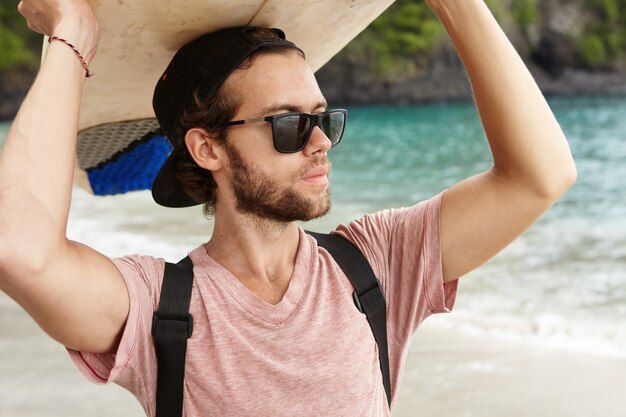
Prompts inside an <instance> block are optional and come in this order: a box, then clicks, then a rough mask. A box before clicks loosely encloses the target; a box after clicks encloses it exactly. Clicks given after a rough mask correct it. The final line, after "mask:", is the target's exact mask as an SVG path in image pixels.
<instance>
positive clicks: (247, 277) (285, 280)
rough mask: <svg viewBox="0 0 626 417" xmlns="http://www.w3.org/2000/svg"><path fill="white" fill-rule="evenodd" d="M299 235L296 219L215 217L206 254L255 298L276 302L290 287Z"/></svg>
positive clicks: (235, 215) (243, 216)
mask: <svg viewBox="0 0 626 417" xmlns="http://www.w3.org/2000/svg"><path fill="white" fill-rule="evenodd" d="M299 240H300V236H299V231H298V225H297V223H296V222H290V223H285V222H276V221H272V220H267V219H262V218H259V217H257V216H254V215H245V214H235V213H233V214H232V215H229V214H226V215H222V216H219V215H217V214H216V216H215V226H214V229H213V236H212V237H211V240H210V241H209V242H208V243H207V244H206V245H205V246H206V250H207V253H208V254H209V256H211V257H212V258H213V259H214V260H215V261H217V262H219V263H220V264H221V265H222V266H224V267H225V268H226V269H227V270H228V271H230V272H231V273H232V274H233V275H234V276H235V277H236V278H237V279H238V280H239V281H240V282H241V283H242V284H244V285H245V286H246V287H248V289H250V291H252V292H253V293H255V294H256V295H257V297H259V298H261V299H263V300H265V301H266V302H268V303H271V304H276V303H278V302H279V301H280V300H281V299H282V296H283V295H284V293H285V291H287V288H288V287H289V282H290V280H291V274H292V273H293V269H294V265H295V261H296V253H297V251H298V244H299Z"/></svg>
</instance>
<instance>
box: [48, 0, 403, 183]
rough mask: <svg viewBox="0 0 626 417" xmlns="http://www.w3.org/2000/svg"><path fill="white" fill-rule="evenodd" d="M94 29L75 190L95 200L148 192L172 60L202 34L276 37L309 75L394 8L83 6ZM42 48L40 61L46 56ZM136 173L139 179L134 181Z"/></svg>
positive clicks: (173, 2) (352, 1)
mask: <svg viewBox="0 0 626 417" xmlns="http://www.w3.org/2000/svg"><path fill="white" fill-rule="evenodd" d="M90 3H91V5H92V7H93V9H94V12H95V14H96V16H97V18H98V21H99V23H100V28H101V40H100V43H99V46H98V53H97V55H96V56H95V58H94V59H93V61H92V62H91V65H90V68H91V70H92V72H93V73H94V74H95V75H94V76H93V77H91V78H89V79H87V80H86V81H85V87H84V94H83V99H82V104H81V110H80V119H79V137H78V145H77V159H78V161H77V164H76V173H75V182H76V183H77V184H79V185H80V186H82V187H83V188H85V189H87V190H88V191H90V192H92V193H94V194H97V195H107V194H118V193H124V192H127V191H133V190H140V189H149V188H150V187H151V184H152V179H153V178H154V175H156V172H157V171H158V169H159V168H160V165H161V164H162V163H163V162H164V161H165V159H166V157H167V155H168V154H169V152H170V151H171V148H170V145H169V143H168V142H167V140H166V139H165V138H164V137H160V138H159V136H158V135H155V133H156V132H157V131H158V123H157V122H156V119H155V116H154V112H153V110H152V93H153V90H154V86H155V84H156V81H157V80H158V78H159V77H160V75H161V74H162V72H163V70H164V69H165V68H166V66H167V64H168V63H169V61H170V60H171V58H172V57H173V56H174V54H175V53H176V51H177V50H178V49H179V48H180V47H181V46H183V45H184V44H186V43H187V42H189V41H191V40H193V39H195V38H197V37H199V36H201V35H202V34H204V33H208V32H212V31H215V30H218V29H222V28H226V27H232V26H242V25H253V26H263V27H277V28H280V29H282V30H283V31H284V32H285V34H286V36H287V39H289V40H291V41H292V42H294V43H295V44H296V45H298V46H299V47H300V48H301V49H302V50H303V51H304V52H305V54H306V58H307V61H308V63H309V65H310V66H311V68H312V69H313V70H314V71H316V70H318V69H319V68H320V67H322V66H323V65H324V64H325V63H326V62H328V61H329V60H330V59H331V58H332V57H333V56H334V55H335V54H336V53H337V52H339V51H340V50H341V49H342V48H343V47H344V46H345V45H346V44H348V42H349V41H350V40H352V39H353V38H354V37H355V36H356V35H358V34H359V33H360V32H361V31H362V30H363V29H365V28H366V27H367V26H368V25H369V24H370V23H371V22H372V21H373V20H374V19H375V18H376V17H377V16H379V15H380V14H381V13H382V12H383V11H384V10H385V9H386V8H387V7H388V6H389V5H390V4H391V3H393V0H238V1H233V0H90ZM46 45H47V42H46V41H44V50H43V54H44V55H45V52H46V51H45V46H46ZM142 169H143V171H142Z"/></svg>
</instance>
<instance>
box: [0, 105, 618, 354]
mask: <svg viewBox="0 0 626 417" xmlns="http://www.w3.org/2000/svg"><path fill="white" fill-rule="evenodd" d="M550 104H551V106H552V108H553V110H554V112H555V114H556V115H557V118H558V119H559V122H560V123H561V125H562V127H563V129H564V131H565V133H566V135H567V137H568V139H569V141H570V146H571V148H572V152H573V154H574V157H575V159H576V163H577V167H578V174H579V175H578V182H577V184H576V185H575V186H574V187H573V188H572V189H571V190H570V191H569V192H568V194H567V195H566V196H565V197H564V198H563V199H562V200H561V201H560V202H559V203H558V204H557V205H556V206H555V207H554V208H553V209H552V210H551V211H549V212H548V213H547V214H546V215H545V216H543V217H542V218H541V219H540V221H539V222H538V223H537V224H536V225H535V226H534V227H533V228H532V229H531V230H530V231H528V232H527V233H525V234H524V235H523V236H522V237H521V238H520V239H518V240H517V241H516V242H515V243H513V244H512V245H511V246H510V247H508V248H507V249H506V250H504V251H503V252H502V253H501V254H500V255H498V256H497V257H496V258H495V259H494V260H493V261H491V262H489V263H488V264H487V265H485V266H483V267H481V268H480V269H478V270H477V271H475V272H473V273H471V274H470V275H469V276H468V277H467V278H464V279H463V281H462V283H461V293H460V294H459V298H458V301H457V306H456V311H455V314H452V315H450V316H447V317H446V318H445V320H443V319H441V320H440V319H439V318H437V319H436V320H438V321H439V322H440V323H441V324H440V325H442V326H454V327H455V328H457V329H459V330H461V331H467V332H473V333H476V332H479V333H481V334H488V335H492V336H495V337H500V338H507V339H514V340H521V341H530V342H533V343H541V344H544V345H553V346H555V347H558V348H566V349H574V350H580V351H585V352H589V353H594V354H599V355H610V356H620V357H626V330H625V329H626V303H625V302H624V300H626V201H625V200H626V117H624V116H625V115H626V96H603V97H577V98H556V99H552V100H551V101H550ZM520 111H523V109H520ZM348 118H349V125H348V129H347V131H346V136H345V138H344V141H343V143H342V144H341V145H340V146H338V147H337V148H336V149H333V150H332V151H331V159H332V162H333V173H332V177H331V182H332V190H333V212H332V213H331V215H330V216H328V217H327V218H324V219H321V220H318V221H316V222H313V224H312V225H309V227H311V228H317V229H320V230H328V229H330V228H331V227H333V226H334V225H336V224H337V223H338V222H345V221H349V220H350V219H352V218H354V217H355V216H359V215H361V214H363V213H366V212H371V211H375V210H379V209H382V208H388V207H399V206H407V205H411V204H413V203H415V202H417V201H419V200H422V199H424V198H428V197H430V196H432V195H435V194H437V193H439V192H440V191H442V190H443V189H445V188H448V187H450V186H451V185H453V184H455V183H456V182H458V181H460V180H462V179H464V178H466V177H468V176H470V175H473V174H476V173H479V172H481V171H483V170H485V169H488V168H489V167H490V166H491V156H490V153H489V148H488V147H487V143H486V140H485V138H484V135H483V131H482V127H481V125H480V121H479V119H478V116H477V112H476V110H475V109H474V107H473V106H472V105H471V104H470V103H460V104H437V105H426V106H416V107H364V108H350V109H349V115H348ZM7 129H8V123H0V138H2V137H4V136H5V133H6V131H7ZM210 226H211V225H210V223H208V224H207V223H206V222H205V221H204V220H203V219H202V217H201V215H200V214H199V211H198V210H197V209H186V210H182V211H176V210H167V209H163V208H159V207H157V206H156V205H154V204H153V203H152V202H151V199H150V196H149V194H148V193H133V194H131V195H127V196H121V197H107V198H95V197H92V196H90V195H88V194H86V193H84V192H82V191H80V190H76V191H75V192H74V196H73V203H72V213H71V215H70V225H69V229H68V234H69V235H70V237H71V238H73V239H76V240H80V241H82V242H85V243H87V244H89V245H91V246H93V247H95V248H96V249H98V250H101V251H102V252H104V253H106V254H108V255H111V256H117V255H122V254H126V253H133V252H141V253H147V254H153V255H158V256H166V257H168V259H171V260H173V259H176V258H178V257H181V254H184V252H185V250H186V249H189V248H191V247H193V246H195V245H196V244H198V243H200V242H202V241H203V240H206V239H207V238H208V236H209V234H210Z"/></svg>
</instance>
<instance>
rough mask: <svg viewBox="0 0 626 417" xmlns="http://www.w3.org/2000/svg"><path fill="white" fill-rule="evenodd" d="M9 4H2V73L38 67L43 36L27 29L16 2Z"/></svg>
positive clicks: (0, 27) (0, 16) (0, 47)
mask: <svg viewBox="0 0 626 417" xmlns="http://www.w3.org/2000/svg"><path fill="white" fill-rule="evenodd" d="M7 3H8V4H7ZM7 3H0V71H2V70H6V69H9V68H14V67H20V66H24V65H28V66H33V65H36V64H37V62H38V59H39V51H38V48H40V46H41V35H37V34H35V33H33V32H32V31H30V30H29V29H28V28H27V27H26V24H25V22H24V18H23V17H22V16H21V15H20V14H19V13H18V11H17V3H16V2H7Z"/></svg>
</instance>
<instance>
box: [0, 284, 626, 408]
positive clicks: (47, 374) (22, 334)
mask: <svg viewBox="0 0 626 417" xmlns="http://www.w3.org/2000/svg"><path fill="white" fill-rule="evenodd" d="M442 319H444V317H434V318H431V319H429V321H427V322H426V323H425V324H424V326H423V327H422V328H421V329H420V331H419V332H418V334H417V336H416V338H415V341H414V344H413V348H412V350H411V352H410V353H409V357H408V358H407V363H406V370H405V374H404V380H403V384H402V389H401V392H400V397H399V400H398V403H397V406H396V409H395V412H394V417H412V416H420V417H443V416H450V417H500V416H507V417H517V416H520V417H521V416H533V417H555V416H568V417H590V416H600V415H601V416H603V417H624V416H626V397H624V395H623V392H624V388H625V387H626V361H620V360H612V359H606V358H598V357H593V356H588V355H583V354H572V353H563V352H559V351H554V350H546V349H542V348H538V347H529V346H523V345H513V344H510V343H506V342H502V341H494V340H486V339H484V338H479V337H474V336H466V335H458V334H454V332H452V331H451V330H448V329H446V330H442V329H441V328H439V326H438V325H437V321H438V320H442ZM142 415H143V411H142V410H141V408H140V407H139V405H138V404H137V403H136V401H135V400H134V398H133V397H132V396H131V395H130V394H129V393H127V392H126V391H124V390H123V389H121V388H120V387H117V386H115V385H109V386H96V385H93V384H91V383H89V382H87V381H86V380H85V379H84V378H83V377H82V376H81V375H80V374H79V373H78V371H77V370H76V369H75V368H74V367H73V365H72V364H71V362H70V360H69V358H68V356H67V354H66V353H65V350H64V349H63V347H61V346H60V345H58V344H57V343H55V342H54V341H52V340H51V339H50V338H49V337H48V336H46V335H45V334H44V333H43V332H42V331H41V329H39V327H37V325H36V324H35V323H34V322H32V320H31V319H30V318H29V317H28V316H27V315H26V314H25V313H23V312H22V311H21V310H20V309H19V307H18V306H17V305H16V304H15V303H14V302H13V301H12V300H10V299H9V298H8V297H6V296H5V295H0V416H3V417H4V416H7V417H9V416H10V417H35V416H37V417H39V416H50V417H56V416H92V417H113V416H116V417H118V416H126V417H135V416H137V417H139V416H142Z"/></svg>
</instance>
